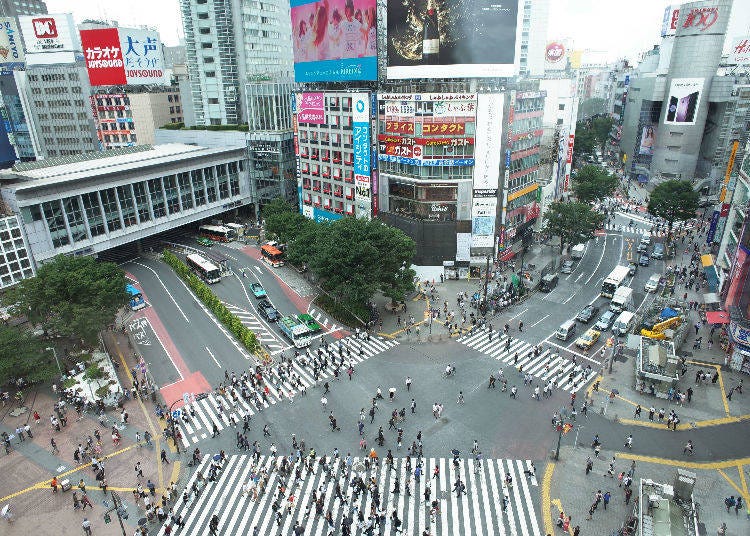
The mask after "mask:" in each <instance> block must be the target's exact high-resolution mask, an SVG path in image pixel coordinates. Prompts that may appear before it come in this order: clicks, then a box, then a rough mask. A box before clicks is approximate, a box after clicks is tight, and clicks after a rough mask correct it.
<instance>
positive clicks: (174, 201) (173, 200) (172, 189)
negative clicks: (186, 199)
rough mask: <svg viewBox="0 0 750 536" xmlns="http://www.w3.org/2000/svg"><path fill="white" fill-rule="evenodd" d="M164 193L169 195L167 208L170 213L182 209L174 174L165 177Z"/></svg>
mask: <svg viewBox="0 0 750 536" xmlns="http://www.w3.org/2000/svg"><path fill="white" fill-rule="evenodd" d="M164 193H165V194H166V196H167V210H169V213H170V214H174V213H175V212H179V211H180V200H179V198H178V196H177V179H175V177H174V175H170V176H169V177H164Z"/></svg>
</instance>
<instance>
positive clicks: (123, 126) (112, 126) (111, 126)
mask: <svg viewBox="0 0 750 536" xmlns="http://www.w3.org/2000/svg"><path fill="white" fill-rule="evenodd" d="M134 129H135V121H128V122H126V123H102V130H134Z"/></svg>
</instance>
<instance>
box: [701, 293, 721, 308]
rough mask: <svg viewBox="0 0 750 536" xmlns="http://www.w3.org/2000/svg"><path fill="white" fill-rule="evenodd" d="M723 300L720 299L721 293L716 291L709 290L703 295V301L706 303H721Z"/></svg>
mask: <svg viewBox="0 0 750 536" xmlns="http://www.w3.org/2000/svg"><path fill="white" fill-rule="evenodd" d="M720 301H721V300H719V295H718V294H716V293H715V292H707V293H705V294H704V295H703V303H705V304H706V305H710V304H712V303H719V302H720Z"/></svg>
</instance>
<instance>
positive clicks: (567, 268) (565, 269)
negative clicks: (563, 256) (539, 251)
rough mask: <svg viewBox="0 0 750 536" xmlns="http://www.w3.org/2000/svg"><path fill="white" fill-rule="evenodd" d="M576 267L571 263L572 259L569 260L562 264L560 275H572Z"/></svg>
mask: <svg viewBox="0 0 750 536" xmlns="http://www.w3.org/2000/svg"><path fill="white" fill-rule="evenodd" d="M574 266H575V263H574V262H573V261H571V260H570V259H568V260H567V261H565V262H563V263H562V266H561V267H560V273H563V274H572V273H573V267H574Z"/></svg>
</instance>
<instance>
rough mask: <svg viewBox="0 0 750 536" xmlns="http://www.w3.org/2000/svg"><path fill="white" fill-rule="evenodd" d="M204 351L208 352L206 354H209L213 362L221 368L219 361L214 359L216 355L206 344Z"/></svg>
mask: <svg viewBox="0 0 750 536" xmlns="http://www.w3.org/2000/svg"><path fill="white" fill-rule="evenodd" d="M206 352H208V355H210V356H211V359H213V360H214V363H216V366H217V367H219V368H221V365H220V364H219V361H218V360H217V359H216V356H214V353H213V352H212V351H211V350H210V349H209V348H208V346H206Z"/></svg>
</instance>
